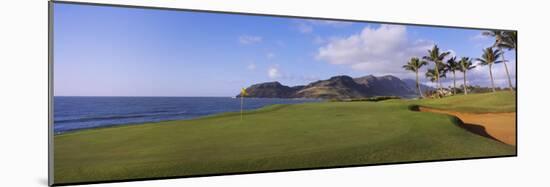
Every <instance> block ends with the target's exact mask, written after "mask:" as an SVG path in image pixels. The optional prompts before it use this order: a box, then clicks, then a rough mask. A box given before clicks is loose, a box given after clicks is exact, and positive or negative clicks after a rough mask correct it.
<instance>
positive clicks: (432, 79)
mask: <svg viewBox="0 0 550 187" xmlns="http://www.w3.org/2000/svg"><path fill="white" fill-rule="evenodd" d="M426 78H428V80H430V82H432V83H435V82H436V81H437V78H436V73H435V69H428V70H427V71H426ZM436 86H437V83H436Z"/></svg>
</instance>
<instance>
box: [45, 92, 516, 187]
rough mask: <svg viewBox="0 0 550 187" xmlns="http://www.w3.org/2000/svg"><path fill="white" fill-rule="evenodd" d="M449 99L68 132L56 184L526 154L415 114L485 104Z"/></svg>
mask: <svg viewBox="0 0 550 187" xmlns="http://www.w3.org/2000/svg"><path fill="white" fill-rule="evenodd" d="M480 95H481V94H471V95H468V96H466V97H463V98H462V99H460V100H462V103H463V102H467V101H469V100H470V99H478V97H480ZM496 95H498V94H496ZM512 96H513V95H512ZM456 97H458V96H456ZM486 97H491V96H490V95H485V97H483V98H486ZM453 98H455V97H451V98H449V99H453ZM498 98H499V99H497V100H502V99H512V100H513V102H514V103H513V105H514V107H513V108H515V98H514V97H509V96H502V97H500V96H499V97H498ZM444 102H445V101H444V100H443V99H442V100H441V101H436V100H421V101H405V100H394V101H384V102H322V103H306V104H296V105H273V106H269V107H265V108H262V109H259V110H255V111H249V112H246V113H245V115H244V118H243V120H242V121H241V120H240V116H239V114H238V113H226V114H221V115H216V116H211V117H204V118H200V119H195V120H182V121H167V122H159V123H149V124H143V125H130V126H119V127H111V128H101V129H91V130H83V131H77V132H72V133H66V134H61V135H56V136H55V137H54V145H55V146H54V154H55V155H54V168H55V171H54V173H55V177H54V180H55V183H74V182H83V181H86V182H90V181H105V180H124V179H135V178H150V177H171V176H192V175H205V174H219V173H234V172H250V171H266V170H281V169H299V168H312V167H330V166H345V165H361V164H377V163H392V162H406V161H422V160H439V159H452V158H471V157H485V156H503V155H515V154H516V152H515V147H514V146H510V145H506V144H503V143H500V142H497V141H494V140H492V139H489V138H485V137H482V136H479V135H476V134H473V133H470V132H468V131H466V130H464V129H462V128H460V127H459V126H458V125H457V123H458V120H457V119H456V118H455V117H451V116H447V115H441V114H432V113H423V112H414V111H411V110H409V107H410V106H411V105H412V104H427V105H429V104H433V105H437V106H439V107H445V106H447V107H449V106H453V107H455V105H456V108H460V107H458V106H459V105H460V106H461V105H467V107H466V108H462V109H468V110H471V109H472V108H473V109H476V108H475V106H470V105H478V104H459V103H452V104H445V103H444ZM447 102H450V101H447ZM481 102H485V101H484V100H482V101H481ZM502 102H504V101H502ZM490 103H497V104H500V103H501V101H498V102H489V104H479V105H480V106H483V107H482V108H480V109H476V110H479V111H490V110H491V109H496V110H501V108H500V107H493V106H490V105H491V104H490Z"/></svg>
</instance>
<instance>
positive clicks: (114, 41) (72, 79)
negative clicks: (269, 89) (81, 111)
mask: <svg viewBox="0 0 550 187" xmlns="http://www.w3.org/2000/svg"><path fill="white" fill-rule="evenodd" d="M480 33H481V31H480V30H468V29H450V28H439V27H420V26H410V25H388V24H376V23H358V22H338V21H324V20H306V19H295V18H280V17H266V16H249V15H233V14H214V13H199V12H186V11H169V10H152V9H135V8H120V7H100V6H88V5H71V4H54V62H55V63H54V95H56V96H234V95H236V94H237V93H238V92H239V90H240V88H242V87H247V86H249V85H251V84H255V83H261V82H268V81H279V82H281V83H282V84H285V85H289V86H294V85H302V84H307V83H309V82H312V81H316V80H320V79H327V78H330V77H332V76H335V75H349V76H352V77H359V76H365V75H370V74H373V75H388V74H391V75H395V76H397V77H400V78H413V77H414V74H413V73H411V72H407V71H405V70H403V69H402V68H401V66H402V65H403V64H404V63H406V61H407V60H408V59H409V58H410V57H411V56H419V57H421V56H423V55H425V54H427V49H428V48H431V47H432V46H433V45H434V44H437V45H438V46H440V48H441V49H442V50H444V51H451V52H452V54H453V55H457V56H459V57H462V56H467V57H479V56H480V55H481V50H482V48H484V47H488V46H490V45H491V44H492V42H493V40H492V38H488V37H484V36H481V34H480ZM506 58H507V59H509V60H510V63H508V66H509V69H510V72H511V76H512V77H515V61H514V60H515V53H514V52H507V53H506ZM430 66H431V65H430ZM503 68H504V66H503V65H502V64H498V65H496V66H495V67H494V68H493V73H494V75H495V81H496V83H497V85H498V86H505V85H506V84H505V83H506V82H505V81H506V76H505V72H504V69H503ZM425 69H426V68H423V71H425ZM488 74H489V72H488V69H487V68H486V67H480V68H476V69H474V70H472V71H471V72H469V75H468V78H469V84H477V85H482V86H488V85H489V78H488ZM460 78H462V75H461V74H460V73H459V74H458V76H457V79H458V80H462V79H460ZM421 81H422V82H424V83H426V84H430V83H429V82H428V81H427V79H425V78H424V77H423V76H422V78H421ZM450 81H451V80H450V79H447V80H445V81H444V84H446V85H449V83H450ZM513 82H515V79H514V80H513Z"/></svg>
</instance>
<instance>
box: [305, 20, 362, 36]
mask: <svg viewBox="0 0 550 187" xmlns="http://www.w3.org/2000/svg"><path fill="white" fill-rule="evenodd" d="M294 23H295V25H296V29H297V30H298V31H300V32H301V33H304V34H309V33H312V32H313V31H314V26H330V27H345V26H348V25H351V24H353V23H352V22H347V21H334V20H315V19H296V20H294Z"/></svg>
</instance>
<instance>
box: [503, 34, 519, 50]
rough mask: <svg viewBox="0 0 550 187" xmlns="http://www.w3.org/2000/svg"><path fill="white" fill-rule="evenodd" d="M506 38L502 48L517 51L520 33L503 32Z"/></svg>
mask: <svg viewBox="0 0 550 187" xmlns="http://www.w3.org/2000/svg"><path fill="white" fill-rule="evenodd" d="M503 34H504V37H503V38H502V42H501V43H500V47H502V48H504V49H508V50H512V49H516V46H517V39H518V33H517V32H516V31H503Z"/></svg>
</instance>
